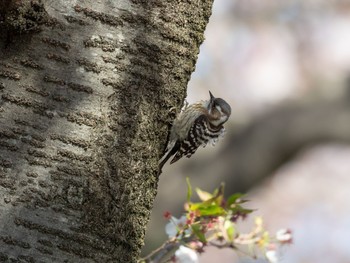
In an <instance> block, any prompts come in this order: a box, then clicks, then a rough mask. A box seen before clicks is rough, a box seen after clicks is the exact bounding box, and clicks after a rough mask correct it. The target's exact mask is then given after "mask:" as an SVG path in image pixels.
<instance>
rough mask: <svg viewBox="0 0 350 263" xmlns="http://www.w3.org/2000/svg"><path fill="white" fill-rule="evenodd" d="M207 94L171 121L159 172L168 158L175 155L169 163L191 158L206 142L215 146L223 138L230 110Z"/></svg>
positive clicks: (220, 101)
mask: <svg viewBox="0 0 350 263" xmlns="http://www.w3.org/2000/svg"><path fill="white" fill-rule="evenodd" d="M209 95H210V99H209V100H206V101H200V102H197V103H194V104H191V105H189V106H185V108H184V109H183V110H182V111H181V113H180V114H179V116H178V117H177V118H176V119H175V120H174V123H173V126H172V127H171V131H170V137H169V142H168V146H167V148H166V152H165V154H164V156H163V157H162V158H161V159H160V161H159V167H160V169H162V167H163V165H164V164H165V163H166V162H167V161H168V159H169V158H170V157H171V156H173V155H175V156H174V157H173V159H172V160H171V161H170V164H172V163H174V162H176V161H178V160H179V159H180V158H182V157H183V156H186V157H187V158H190V157H191V156H192V155H193V154H194V153H195V152H196V150H197V149H198V147H200V146H203V147H205V146H206V145H207V144H208V143H211V144H212V145H215V143H216V142H217V141H218V139H219V137H222V136H223V135H224V133H225V128H224V126H223V125H224V123H225V122H226V121H227V120H228V118H229V117H230V115H231V107H230V105H229V104H228V103H227V102H226V101H225V100H223V99H221V98H215V97H214V96H213V94H212V93H211V92H210V91H209Z"/></svg>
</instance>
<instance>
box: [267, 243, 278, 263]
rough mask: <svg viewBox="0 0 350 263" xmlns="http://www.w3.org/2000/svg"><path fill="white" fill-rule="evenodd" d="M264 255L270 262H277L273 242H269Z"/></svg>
mask: <svg viewBox="0 0 350 263" xmlns="http://www.w3.org/2000/svg"><path fill="white" fill-rule="evenodd" d="M265 256H266V258H267V260H268V261H269V262H270V263H278V262H279V260H278V255H277V251H276V247H275V246H274V245H273V244H271V245H270V247H269V248H268V249H267V251H266V252H265Z"/></svg>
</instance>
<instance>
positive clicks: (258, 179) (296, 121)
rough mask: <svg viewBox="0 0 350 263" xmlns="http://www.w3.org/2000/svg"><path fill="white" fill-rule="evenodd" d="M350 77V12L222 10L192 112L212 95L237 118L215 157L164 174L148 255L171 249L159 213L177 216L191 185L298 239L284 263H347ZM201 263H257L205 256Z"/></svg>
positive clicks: (288, 7) (218, 6) (342, 0)
mask: <svg viewBox="0 0 350 263" xmlns="http://www.w3.org/2000/svg"><path fill="white" fill-rule="evenodd" d="M349 74H350V1H349V0H332V1H331V0H283V1H280V0H271V1H261V0H215V3H214V8H213V14H212V17H211V18H210V22H209V24H208V27H207V30H206V40H205V42H204V44H203V45H202V47H201V51H200V55H199V59H198V62H197V66H196V71H195V72H194V73H193V75H192V78H191V81H190V83H189V87H188V98H187V100H188V102H189V103H192V102H195V101H197V100H201V99H208V98H209V95H208V90H210V91H211V92H212V93H213V94H214V95H215V96H217V97H222V98H224V99H225V100H227V101H228V102H229V103H230V105H231V106H232V112H233V113H232V117H231V119H230V120H229V122H228V123H227V125H226V128H227V134H226V136H225V138H223V139H222V140H220V141H219V143H218V144H217V146H216V147H206V148H204V149H202V148H201V149H199V150H198V151H197V153H196V154H195V155H194V156H193V157H192V158H191V159H184V160H180V161H179V162H177V163H175V164H173V165H171V166H169V165H168V164H167V165H166V166H165V167H164V168H163V174H162V176H161V178H160V184H159V188H158V189H159V190H158V191H159V192H158V196H157V200H156V202H155V206H154V209H153V213H152V218H151V221H150V223H149V228H148V231H147V238H146V246H145V248H144V252H143V253H144V254H146V253H147V252H149V251H151V250H152V249H155V248H156V247H158V246H159V245H160V244H161V243H162V242H164V240H165V239H166V235H165V231H164V226H165V224H166V221H165V220H164V219H163V216H162V215H163V212H164V211H171V212H172V213H173V214H174V215H175V216H177V217H179V216H180V215H181V213H182V211H183V203H184V202H185V198H186V181H185V178H186V177H187V176H188V177H190V179H191V182H192V185H194V186H197V187H200V188H202V189H204V190H207V191H212V190H213V189H214V188H215V187H217V186H219V184H220V183H221V182H225V183H226V192H227V193H233V192H237V191H240V192H247V193H248V199H250V200H251V202H250V204H249V206H250V207H252V208H258V210H257V212H255V214H256V215H261V216H262V217H263V218H264V221H265V226H266V228H267V229H268V230H270V231H271V232H274V231H276V230H278V229H280V228H284V227H288V228H290V229H292V231H293V234H294V240H293V244H292V245H291V246H289V247H287V248H286V249H285V250H284V251H283V254H282V261H281V262H286V263H294V262H296V263H299V262H300V263H307V262H310V263H314V262H318V263H323V262H325V263H326V262H327V263H329V262H332V263H343V262H344V263H348V262H350V147H349V142H350V96H349V94H350V92H349V90H350V85H349V76H350V75H349ZM251 219H253V217H251ZM251 223H252V220H249V219H248V220H247V222H244V224H247V225H249V224H251ZM200 262H201V263H209V262H221V263H225V262H231V263H232V262H256V261H253V260H251V259H249V258H247V257H245V256H244V255H239V254H237V253H235V252H232V251H230V250H218V249H208V250H207V251H206V252H205V253H204V254H203V255H201V257H200ZM259 262H264V261H259Z"/></svg>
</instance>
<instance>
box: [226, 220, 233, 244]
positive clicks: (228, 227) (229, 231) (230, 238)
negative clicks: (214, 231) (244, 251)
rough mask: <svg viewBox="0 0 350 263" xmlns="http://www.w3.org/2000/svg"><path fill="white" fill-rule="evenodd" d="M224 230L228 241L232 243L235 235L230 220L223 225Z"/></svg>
mask: <svg viewBox="0 0 350 263" xmlns="http://www.w3.org/2000/svg"><path fill="white" fill-rule="evenodd" d="M224 228H225V230H226V234H227V238H228V241H231V242H232V241H233V239H234V234H235V227H234V224H233V223H232V222H231V221H230V220H226V221H225V223H224Z"/></svg>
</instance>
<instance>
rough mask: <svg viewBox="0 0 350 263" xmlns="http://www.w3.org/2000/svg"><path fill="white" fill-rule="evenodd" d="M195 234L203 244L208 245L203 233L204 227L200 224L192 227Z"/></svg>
mask: <svg viewBox="0 0 350 263" xmlns="http://www.w3.org/2000/svg"><path fill="white" fill-rule="evenodd" d="M191 228H192V231H193V233H194V234H195V235H196V236H197V237H198V239H199V241H201V242H202V243H207V239H206V238H205V234H204V233H203V231H202V229H201V228H202V227H201V225H200V224H193V225H191Z"/></svg>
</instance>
